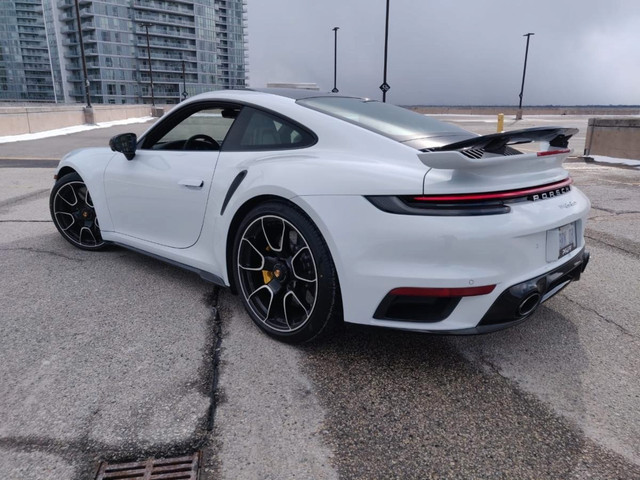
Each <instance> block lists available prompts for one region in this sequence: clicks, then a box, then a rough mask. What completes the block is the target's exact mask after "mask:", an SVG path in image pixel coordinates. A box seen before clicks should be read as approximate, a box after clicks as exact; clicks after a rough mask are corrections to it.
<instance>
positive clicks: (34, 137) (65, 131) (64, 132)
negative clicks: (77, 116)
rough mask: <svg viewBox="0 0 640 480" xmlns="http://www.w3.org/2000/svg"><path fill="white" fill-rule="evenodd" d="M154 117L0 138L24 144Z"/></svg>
mask: <svg viewBox="0 0 640 480" xmlns="http://www.w3.org/2000/svg"><path fill="white" fill-rule="evenodd" d="M153 119H154V117H140V118H128V119H126V120H115V121H113V122H101V123H96V124H95V125H75V126H72V127H65V128H57V129H55V130H47V131H45V132H37V133H24V134H22V135H7V136H5V137H0V143H10V142H23V141H25V140H39V139H41V138H49V137H57V136H58V135H69V134H70V133H78V132H85V131H87V130H95V129H97V128H107V127H113V126H115V125H129V124H131V123H145V122H148V121H149V120H153Z"/></svg>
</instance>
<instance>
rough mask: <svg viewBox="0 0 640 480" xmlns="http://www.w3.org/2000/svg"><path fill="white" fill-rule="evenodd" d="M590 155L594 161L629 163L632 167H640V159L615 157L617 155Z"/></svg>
mask: <svg viewBox="0 0 640 480" xmlns="http://www.w3.org/2000/svg"><path fill="white" fill-rule="evenodd" d="M589 157H591V158H593V161H594V162H600V163H617V164H619V165H620V164H622V165H629V166H631V167H636V168H640V160H629V159H628V158H615V157H605V156H604V155H589Z"/></svg>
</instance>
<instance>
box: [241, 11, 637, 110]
mask: <svg viewBox="0 0 640 480" xmlns="http://www.w3.org/2000/svg"><path fill="white" fill-rule="evenodd" d="M390 1H391V4H390V5H391V7H390V22H389V23H390V26H389V54H388V74H387V80H388V83H389V84H390V85H391V90H390V91H389V93H388V94H387V100H388V101H390V102H393V103H397V104H432V105H498V104H499V105H513V104H517V102H518V93H519V92H520V83H521V80H522V67H523V63H524V52H525V44H526V37H523V36H522V35H523V34H525V33H527V32H534V33H535V35H534V36H532V37H531V43H530V46H529V59H528V64H527V78H526V84H525V91H524V105H543V104H554V105H573V104H576V105H581V104H605V105H608V104H634V105H638V104H640V0H390ZM385 6H386V0H248V7H247V9H248V33H249V37H248V39H249V44H248V48H249V62H250V64H249V67H248V68H249V85H250V86H252V87H264V86H265V85H266V83H267V82H314V83H317V84H318V86H319V87H320V88H321V89H322V90H324V91H328V90H331V88H332V87H333V45H334V33H333V31H332V28H333V27H334V26H338V27H340V30H339V31H338V89H339V90H340V91H341V92H344V93H351V94H359V95H364V96H369V97H371V98H377V99H379V98H381V93H380V90H379V89H378V87H379V85H380V84H381V83H382V74H383V51H384V22H385Z"/></svg>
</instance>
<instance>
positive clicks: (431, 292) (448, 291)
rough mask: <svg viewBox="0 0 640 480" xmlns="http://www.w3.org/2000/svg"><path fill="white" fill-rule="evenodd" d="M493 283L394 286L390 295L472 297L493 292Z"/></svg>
mask: <svg viewBox="0 0 640 480" xmlns="http://www.w3.org/2000/svg"><path fill="white" fill-rule="evenodd" d="M494 288H496V286H495V285H484V286H482V287H462V288H413V287H402V288H394V289H393V290H391V291H390V292H389V294H390V295H396V296H399V297H474V296H476V295H486V294H488V293H491V292H493V289H494Z"/></svg>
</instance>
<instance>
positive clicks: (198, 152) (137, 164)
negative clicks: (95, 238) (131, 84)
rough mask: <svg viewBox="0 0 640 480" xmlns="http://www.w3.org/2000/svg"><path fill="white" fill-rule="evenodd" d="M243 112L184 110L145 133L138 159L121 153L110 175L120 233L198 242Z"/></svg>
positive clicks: (168, 242) (202, 107) (172, 243)
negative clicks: (226, 145)
mask: <svg viewBox="0 0 640 480" xmlns="http://www.w3.org/2000/svg"><path fill="white" fill-rule="evenodd" d="M178 108H180V107H178ZM239 111H240V107H238V106H233V105H226V104H212V103H202V104H195V105H193V104H192V105H188V106H185V107H182V108H180V110H178V111H176V112H174V113H172V114H170V115H169V116H168V118H166V119H164V120H162V121H161V122H160V123H159V124H158V125H157V126H155V127H154V128H153V129H152V130H150V131H149V133H148V134H147V135H145V137H144V138H143V139H142V140H141V141H140V142H139V146H138V149H137V150H136V154H135V157H134V158H133V159H132V160H127V159H126V158H125V156H124V155H115V156H114V157H113V158H112V159H111V161H110V162H109V164H108V165H107V168H106V170H105V174H104V184H105V192H106V196H107V202H108V206H109V212H110V214H111V219H112V221H113V226H114V230H115V232H117V233H119V234H122V235H127V236H131V237H135V238H138V239H142V240H146V241H149V242H154V243H158V244H161V245H165V246H168V247H173V248H188V247H190V246H192V245H193V244H195V243H196V241H197V240H198V238H199V236H200V232H201V230H202V224H203V221H204V216H205V213H206V209H207V201H208V198H209V194H210V190H211V185H212V180H213V174H214V172H215V168H216V164H217V161H218V155H219V152H220V146H221V145H222V143H223V142H224V139H225V137H226V135H227V132H228V131H229V129H230V128H231V125H232V124H233V122H234V120H235V118H236V117H237V114H238V112H239Z"/></svg>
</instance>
